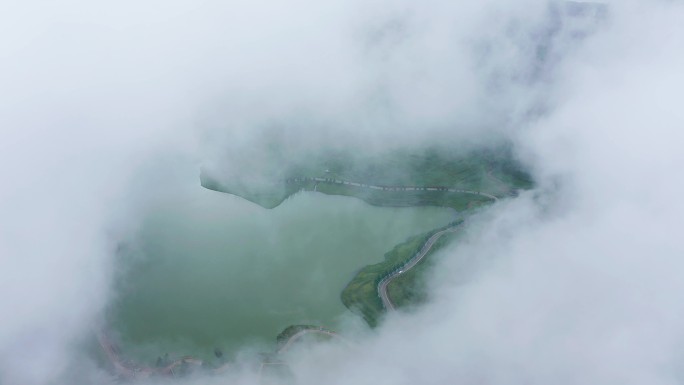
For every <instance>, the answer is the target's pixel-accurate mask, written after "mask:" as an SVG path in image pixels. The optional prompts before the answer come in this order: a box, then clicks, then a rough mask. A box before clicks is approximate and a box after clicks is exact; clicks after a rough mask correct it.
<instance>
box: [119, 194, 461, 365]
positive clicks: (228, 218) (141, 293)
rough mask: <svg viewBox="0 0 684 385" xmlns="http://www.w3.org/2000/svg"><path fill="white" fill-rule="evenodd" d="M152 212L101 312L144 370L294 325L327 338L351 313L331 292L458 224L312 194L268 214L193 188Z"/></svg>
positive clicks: (426, 212)
mask: <svg viewBox="0 0 684 385" xmlns="http://www.w3.org/2000/svg"><path fill="white" fill-rule="evenodd" d="M153 206H154V207H152V208H151V209H150V210H149V213H148V214H147V215H146V218H145V220H144V222H143V224H142V226H141V229H140V232H139V237H138V241H137V242H136V243H135V244H134V247H130V248H129V249H128V251H125V252H124V255H123V256H122V258H121V261H120V263H119V265H120V266H119V268H120V269H121V270H123V271H125V273H123V274H121V277H120V279H119V280H118V282H117V293H118V298H117V300H116V301H114V303H113V304H112V306H111V307H110V310H109V320H110V326H111V329H112V331H114V332H115V333H117V334H119V337H120V340H121V342H122V349H123V351H124V352H125V354H126V355H128V356H131V357H133V358H136V359H142V360H144V361H145V362H154V360H155V359H156V357H157V356H159V355H163V354H164V353H167V352H168V353H169V354H170V355H172V356H173V355H197V356H199V357H205V358H208V357H210V356H211V355H212V354H213V351H214V348H215V347H218V348H220V349H221V350H223V352H224V353H225V354H226V356H230V355H231V354H233V353H234V352H236V351H237V350H238V349H239V348H241V347H245V346H256V347H257V349H260V348H263V349H262V350H270V349H273V347H274V342H275V337H276V335H277V334H278V333H279V332H280V331H282V329H284V328H285V327H287V326H288V325H291V324H302V323H307V324H308V323H311V324H318V325H323V326H326V327H329V328H332V329H335V328H336V327H338V326H339V324H340V322H341V321H342V320H343V319H344V318H345V317H349V316H350V313H349V312H348V311H347V310H346V308H345V307H344V305H342V302H341V301H340V292H341V291H342V289H343V288H344V287H345V285H346V284H347V282H349V280H350V279H351V278H352V277H353V276H354V274H355V272H356V271H357V270H359V269H360V268H362V267H363V266H364V265H367V264H370V263H375V262H378V261H381V260H382V256H383V254H384V253H385V252H387V251H389V250H390V249H392V247H393V246H395V245H396V244H398V243H400V242H402V241H403V240H405V239H406V238H407V237H409V236H411V235H414V234H417V233H421V232H425V231H428V230H431V229H434V228H436V227H439V226H443V225H445V224H446V223H448V222H449V221H451V220H453V219H454V218H455V212H454V211H451V210H446V209H443V208H431V207H422V208H382V207H374V206H370V205H368V204H366V203H364V202H362V201H360V200H357V199H355V198H350V197H336V196H326V195H323V194H320V193H314V192H306V193H304V192H302V193H299V194H297V195H295V196H293V197H292V198H290V199H289V200H287V201H286V202H284V203H283V204H282V205H281V206H279V207H277V208H275V209H272V210H267V209H264V208H262V207H260V206H257V205H255V204H252V203H250V202H248V201H245V200H243V199H241V198H238V197H235V196H232V195H228V194H222V193H218V192H214V191H209V190H206V189H203V188H201V187H199V186H197V187H194V186H192V187H188V188H184V189H181V190H180V191H178V193H176V194H171V195H167V196H165V197H164V198H163V199H159V201H157V202H156V203H155V204H154V205H153Z"/></svg>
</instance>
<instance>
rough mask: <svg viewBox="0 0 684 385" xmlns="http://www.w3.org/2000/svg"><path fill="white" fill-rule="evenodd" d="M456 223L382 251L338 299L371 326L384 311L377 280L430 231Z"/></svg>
mask: <svg viewBox="0 0 684 385" xmlns="http://www.w3.org/2000/svg"><path fill="white" fill-rule="evenodd" d="M456 224H457V223H451V224H449V225H448V226H445V227H442V228H439V229H435V230H432V231H429V232H427V233H423V234H419V235H416V236H413V237H411V238H409V239H407V240H406V241H405V242H403V243H400V244H399V245H397V246H395V247H394V248H393V249H392V250H390V251H388V252H387V253H385V258H384V260H383V261H382V262H380V263H376V264H374V265H369V266H366V267H364V268H363V269H361V270H360V271H359V272H358V273H357V274H356V276H354V278H353V279H352V280H351V281H350V282H349V283H348V284H347V286H346V287H345V288H344V290H342V294H341V299H342V303H344V305H345V306H346V307H347V308H348V309H350V310H351V311H353V312H355V313H357V314H360V315H361V316H363V318H364V319H365V320H366V322H367V323H368V324H369V325H370V326H371V327H375V326H376V325H377V324H378V321H379V320H380V318H381V316H382V314H383V313H384V312H385V308H384V307H383V305H382V300H381V299H380V297H378V284H379V283H380V281H381V280H382V279H383V278H385V277H386V276H388V275H389V274H391V273H392V272H393V271H395V270H397V269H399V268H401V266H403V265H404V264H405V263H406V262H408V261H409V260H410V259H411V258H412V257H413V256H414V255H415V254H416V253H417V252H418V251H420V249H421V247H422V246H423V244H425V242H427V240H428V239H429V238H430V237H431V236H432V235H433V234H435V233H437V232H439V231H442V230H444V229H445V228H447V227H450V226H454V225H456ZM440 240H441V238H440ZM430 252H432V250H431V251H430ZM421 263H422V262H421ZM409 271H411V270H409ZM391 298H393V297H391ZM393 301H394V299H393Z"/></svg>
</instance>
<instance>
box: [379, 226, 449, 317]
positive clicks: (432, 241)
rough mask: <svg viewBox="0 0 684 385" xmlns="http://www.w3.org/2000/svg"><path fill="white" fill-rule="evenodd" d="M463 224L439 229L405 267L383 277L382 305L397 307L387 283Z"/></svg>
mask: <svg viewBox="0 0 684 385" xmlns="http://www.w3.org/2000/svg"><path fill="white" fill-rule="evenodd" d="M462 225H463V223H459V224H458V225H456V226H454V227H449V228H448V229H444V230H442V231H439V232H437V233H435V234H433V235H432V236H431V237H430V238H429V239H428V240H427V242H425V243H424V244H423V247H422V248H421V249H420V251H419V252H418V253H417V254H416V255H414V256H413V258H411V259H410V260H409V261H408V262H407V263H406V264H405V265H404V267H403V268H401V269H400V270H399V271H395V272H394V273H392V274H390V275H388V276H387V277H385V278H383V279H382V281H380V282H379V283H378V296H379V297H380V299H381V300H382V305H383V306H384V307H385V309H387V310H388V311H391V310H394V309H395V308H394V304H393V303H392V301H391V300H390V298H389V295H388V294H387V285H389V283H390V282H391V281H392V280H393V279H395V278H397V277H398V276H400V275H401V274H404V273H406V272H407V271H409V270H410V269H412V268H414V267H415V266H416V265H417V264H418V262H420V261H421V260H422V259H423V258H425V256H426V255H427V254H428V253H429V252H430V249H432V246H434V245H435V242H437V240H438V239H439V238H441V237H442V235H444V234H447V233H453V232H455V231H457V230H458V229H460V228H461V226H462Z"/></svg>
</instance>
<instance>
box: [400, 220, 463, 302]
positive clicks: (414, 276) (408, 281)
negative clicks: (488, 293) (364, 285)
mask: <svg viewBox="0 0 684 385" xmlns="http://www.w3.org/2000/svg"><path fill="white" fill-rule="evenodd" d="M460 235H461V234H460V232H455V233H446V234H444V235H442V236H441V237H440V238H439V239H438V240H437V242H435V244H434V245H433V246H432V248H431V249H430V251H429V252H428V254H427V255H426V257H425V258H423V259H422V260H421V261H420V262H419V263H418V264H417V265H416V266H414V267H413V268H412V269H410V270H408V271H405V272H404V273H403V274H401V275H399V276H398V277H396V278H395V279H393V280H392V281H390V283H389V284H388V285H387V295H388V296H389V297H390V298H391V299H392V303H393V304H394V305H395V306H396V307H398V308H400V307H408V306H415V305H418V304H420V303H423V302H425V301H426V300H427V292H426V290H425V282H424V280H423V279H424V277H425V276H426V271H427V270H429V269H430V268H431V267H432V265H433V264H434V259H432V258H427V257H428V256H430V255H431V254H434V253H436V252H437V251H439V250H440V249H442V248H444V247H445V246H447V245H448V244H450V243H451V242H453V241H455V240H456V239H457V238H458V237H459V236H460Z"/></svg>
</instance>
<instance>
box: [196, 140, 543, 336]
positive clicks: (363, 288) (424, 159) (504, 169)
mask: <svg viewBox="0 0 684 385" xmlns="http://www.w3.org/2000/svg"><path fill="white" fill-rule="evenodd" d="M302 159H303V161H299V162H298V161H291V162H289V163H288V164H283V165H282V166H280V165H277V166H274V165H272V164H270V165H269V167H268V169H269V170H271V172H270V175H271V176H270V178H266V179H268V182H266V183H264V182H263V181H261V182H262V183H260V184H258V185H259V186H261V187H256V186H257V184H255V183H251V184H250V183H244V182H243V181H241V180H235V181H231V182H218V179H217V178H215V177H213V176H211V175H208V174H205V173H203V174H202V176H201V181H202V186H204V187H206V188H209V189H212V190H216V191H222V192H227V193H230V194H234V195H237V196H241V197H243V198H245V199H247V200H249V201H251V202H254V203H256V204H259V205H261V206H263V207H265V208H274V207H276V206H278V205H280V204H281V203H282V202H283V201H284V200H286V199H287V198H288V197H289V196H291V195H293V194H295V193H297V192H298V191H317V192H321V193H324V194H328V195H344V196H351V197H356V198H358V199H362V200H364V201H365V202H367V203H369V204H371V205H376V206H392V207H406V206H438V207H449V208H453V209H456V210H458V211H461V212H463V211H466V210H470V209H473V208H476V207H479V206H483V205H486V204H489V203H492V202H493V201H494V199H493V197H497V198H504V197H507V196H511V195H515V194H516V193H517V191H518V190H525V189H529V188H531V187H532V186H533V181H532V179H531V177H530V176H529V175H528V174H527V173H526V172H525V171H524V170H523V169H522V166H521V165H520V164H519V163H517V162H516V161H514V160H513V156H512V154H511V150H510V147H506V146H499V147H497V148H492V149H480V150H474V151H468V152H463V151H462V152H457V151H454V150H452V149H446V148H444V147H441V148H440V147H432V148H427V149H426V148H422V149H417V150H409V149H403V150H393V151H391V152H385V153H382V154H379V155H363V154H357V153H352V152H342V151H326V152H321V153H319V154H318V155H316V154H309V155H307V156H305V157H303V158H302ZM280 161H281V162H282V159H281V160H280ZM276 169H277V171H273V170H276ZM274 175H278V178H275V179H274ZM250 178H251V179H252V181H254V180H259V178H258V177H255V176H250ZM343 182H353V183H356V184H362V185H367V186H355V185H353V184H344V183H343ZM369 186H378V188H370V187H369ZM383 187H384V188H383ZM388 187H413V188H410V189H401V190H399V189H397V190H395V189H390V188H388ZM427 187H432V188H435V187H437V188H439V189H438V190H435V191H428V190H425V189H422V188H427ZM448 189H454V190H465V191H468V192H464V191H460V192H459V191H446V190H448ZM480 193H481V194H480ZM442 229H443V228H442ZM442 229H436V230H433V231H431V232H428V233H425V234H421V235H417V236H414V237H411V238H409V239H408V240H407V241H405V242H404V243H401V244H399V245H397V246H396V247H395V248H394V249H392V250H391V251H389V252H387V253H386V254H385V258H384V261H383V262H381V263H378V264H374V265H369V266H366V267H364V268H363V269H361V270H360V271H359V273H358V274H357V275H356V276H355V277H354V278H353V279H352V280H351V282H349V284H348V285H347V287H345V289H344V290H343V292H342V294H341V298H342V302H343V303H344V305H345V306H347V308H349V309H351V310H352V311H355V312H357V313H360V314H361V315H362V316H363V317H364V319H365V320H366V321H367V322H368V324H369V325H371V326H375V325H377V323H378V320H379V319H380V317H381V315H382V314H383V313H384V311H385V309H384V307H383V305H382V301H381V299H380V298H379V297H378V294H377V286H378V283H379V282H380V281H381V280H382V279H383V278H385V277H386V276H388V275H389V274H391V273H392V272H393V271H396V270H397V269H399V268H401V266H403V265H404V264H405V263H406V262H407V261H408V260H410V259H411V258H412V257H413V256H414V255H415V253H416V252H418V251H419V250H420V249H421V247H422V246H423V244H424V243H425V242H426V241H427V239H429V237H430V236H431V235H433V234H434V233H436V232H438V231H440V230H442ZM453 239H454V235H453V234H447V235H445V236H444V237H442V238H440V240H439V241H438V242H437V243H436V244H435V245H434V246H433V248H432V249H431V250H430V253H433V252H435V251H436V250H439V249H440V248H442V247H444V245H446V244H448V242H450V241H451V240H453ZM428 266H429V265H428V264H427V263H426V262H424V261H421V263H419V264H418V265H417V266H415V268H413V269H411V270H409V271H408V272H406V273H405V274H402V275H401V276H400V277H398V278H397V279H395V280H393V281H392V282H391V283H390V284H389V285H388V288H387V289H388V293H389V296H390V297H391V298H392V301H393V303H395V304H396V305H397V306H398V307H401V306H409V305H411V304H416V303H419V302H421V301H422V300H424V299H425V293H424V291H423V289H422V286H421V281H420V277H421V276H422V273H423V272H424V270H425V269H426V268H427V267H428ZM300 327H304V326H300ZM293 330H294V329H293ZM285 332H292V331H288V329H286V330H285V331H284V332H283V333H285ZM283 333H281V335H283ZM294 333H296V331H294ZM280 337H281V336H279V338H280ZM283 338H284V337H283ZM288 338H289V337H288Z"/></svg>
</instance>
